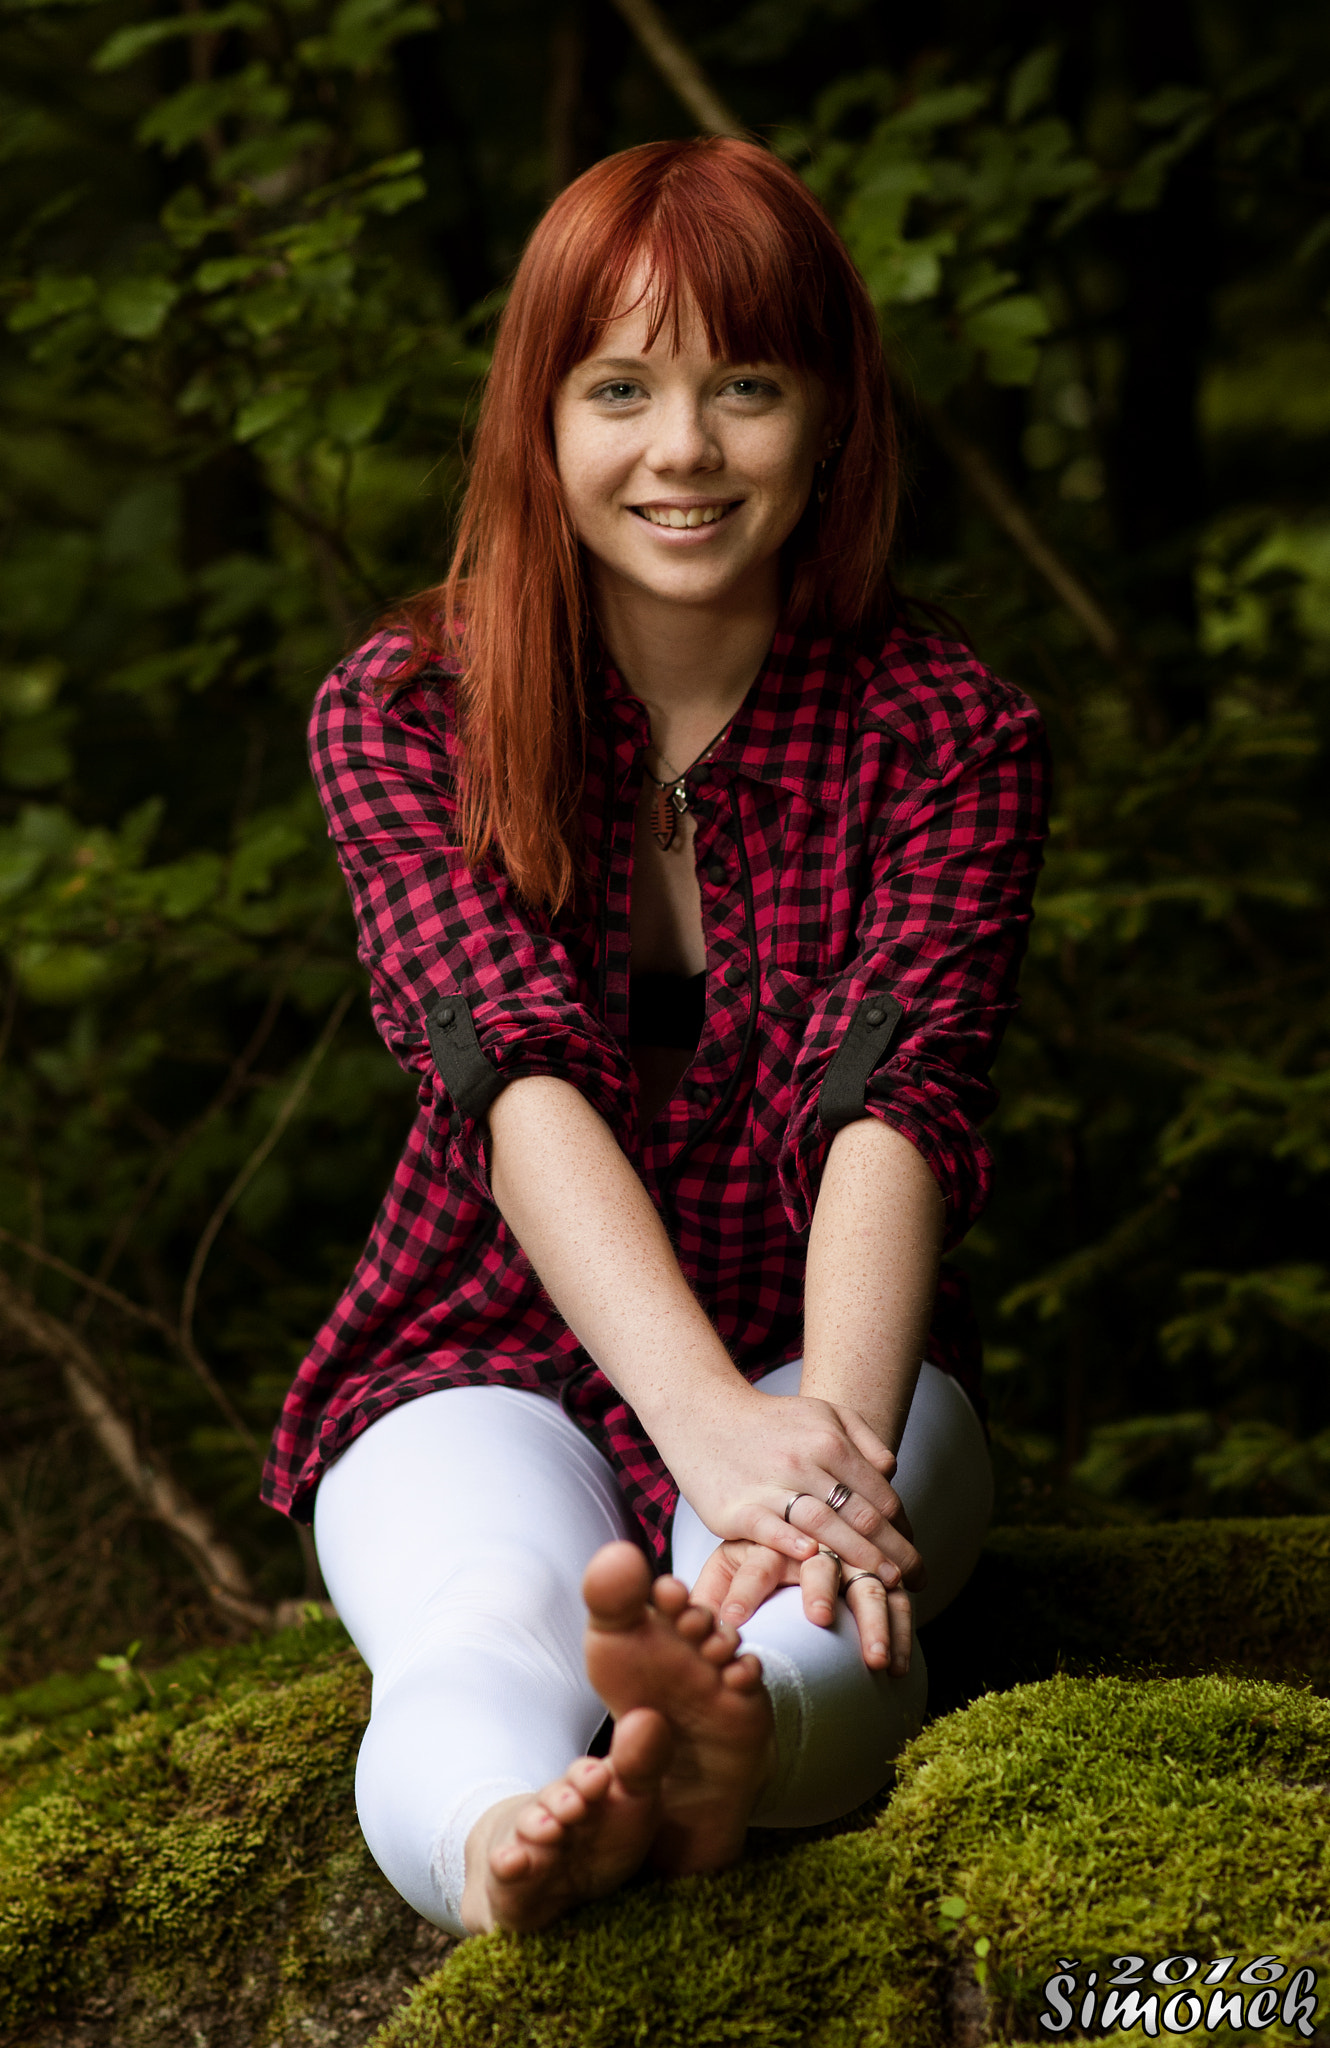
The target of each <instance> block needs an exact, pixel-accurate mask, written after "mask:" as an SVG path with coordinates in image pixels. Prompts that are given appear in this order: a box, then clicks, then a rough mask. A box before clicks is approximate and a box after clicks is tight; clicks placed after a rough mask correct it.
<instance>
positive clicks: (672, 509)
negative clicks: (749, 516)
mask: <svg viewBox="0 0 1330 2048" xmlns="http://www.w3.org/2000/svg"><path fill="white" fill-rule="evenodd" d="M741 503H742V500H741V499H739V498H735V499H733V500H732V501H731V502H730V503H729V504H728V505H690V506H689V507H688V508H687V510H686V511H685V509H684V507H683V506H682V505H632V506H630V507H629V510H630V511H632V512H635V513H636V515H637V517H638V518H639V519H645V520H646V522H647V524H648V525H649V526H671V527H686V526H714V525H715V524H716V523H717V521H718V520H721V519H724V518H726V517H727V516H728V515H729V514H730V513H731V512H733V511H734V509H735V507H736V506H737V505H739V504H741Z"/></svg>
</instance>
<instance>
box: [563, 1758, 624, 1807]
mask: <svg viewBox="0 0 1330 2048" xmlns="http://www.w3.org/2000/svg"><path fill="white" fill-rule="evenodd" d="M613 1778H614V1773H613V1772H612V1771H611V1769H610V1767H609V1765H608V1764H607V1763H606V1762H605V1760H604V1758H603V1757H599V1756H579V1757H578V1759H577V1761H576V1763H572V1764H570V1765H569V1766H568V1780H569V1783H570V1784H572V1785H575V1786H576V1788H577V1790H578V1791H579V1792H580V1793H581V1795H582V1798H583V1800H584V1801H585V1802H586V1803H587V1804H588V1805H593V1804H594V1803H595V1801H596V1800H598V1799H603V1798H604V1797H605V1794H606V1792H607V1791H608V1790H609V1788H610V1785H611V1783H612V1782H613Z"/></svg>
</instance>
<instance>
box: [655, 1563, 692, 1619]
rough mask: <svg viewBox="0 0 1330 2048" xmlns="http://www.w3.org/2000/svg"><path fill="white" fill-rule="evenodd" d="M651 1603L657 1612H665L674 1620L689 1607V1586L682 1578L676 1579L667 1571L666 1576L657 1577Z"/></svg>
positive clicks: (667, 1616)
mask: <svg viewBox="0 0 1330 2048" xmlns="http://www.w3.org/2000/svg"><path fill="white" fill-rule="evenodd" d="M651 1604H652V1606H653V1607H654V1608H655V1610H656V1612H657V1614H663V1615H664V1616H665V1617H666V1619H667V1620H669V1621H673V1620H675V1618H676V1617H677V1616H678V1615H681V1614H683V1613H684V1612H685V1611H686V1609H687V1607H688V1588H687V1586H685V1584H684V1582H683V1580H682V1579H676V1578H674V1577H672V1576H671V1575H670V1574H669V1573H666V1575H665V1577H664V1578H663V1579H657V1580H656V1583H655V1585H654V1586H653V1587H652V1588H651Z"/></svg>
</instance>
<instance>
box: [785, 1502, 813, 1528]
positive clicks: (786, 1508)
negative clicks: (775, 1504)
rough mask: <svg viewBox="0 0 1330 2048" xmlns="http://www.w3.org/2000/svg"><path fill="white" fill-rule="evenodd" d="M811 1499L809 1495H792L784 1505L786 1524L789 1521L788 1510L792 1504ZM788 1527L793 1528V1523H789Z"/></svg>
mask: <svg viewBox="0 0 1330 2048" xmlns="http://www.w3.org/2000/svg"><path fill="white" fill-rule="evenodd" d="M812 1497H813V1496H812V1495H811V1494H810V1493H792V1494H791V1495H790V1497H789V1499H788V1500H787V1501H786V1503H785V1520H786V1521H787V1522H789V1521H790V1509H791V1508H792V1507H793V1506H794V1503H795V1502H796V1501H797V1500H811V1499H812ZM790 1527H791V1528H793V1527H794V1524H793V1522H790Z"/></svg>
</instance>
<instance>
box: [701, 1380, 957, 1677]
mask: <svg viewBox="0 0 1330 2048" xmlns="http://www.w3.org/2000/svg"><path fill="white" fill-rule="evenodd" d="M731 1402H732V1403H733V1405H734V1409H735V1412H733V1413H731V1412H730V1406H731ZM707 1422H708V1427H707V1429H706V1434H705V1439H704V1440H700V1441H698V1442H697V1443H696V1448H695V1451H694V1449H693V1448H692V1447H691V1446H689V1445H687V1444H686V1445H685V1446H684V1449H683V1454H682V1456H680V1455H678V1453H677V1447H676V1455H675V1456H674V1457H673V1458H672V1459H671V1460H670V1464H671V1470H672V1471H673V1473H674V1476H675V1478H676V1479H677V1480H678V1482H679V1485H680V1488H681V1490H682V1492H683V1494H684V1496H685V1498H686V1499H687V1500H688V1501H689V1502H690V1503H691V1505H692V1506H693V1508H694V1509H695V1510H696V1512H697V1514H698V1516H699V1517H700V1519H701V1520H702V1521H703V1522H704V1523H705V1525H706V1526H707V1528H709V1529H710V1530H712V1532H713V1533H714V1534H715V1535H717V1536H719V1537H721V1538H722V1539H723V1540H722V1542H721V1544H720V1547H719V1549H718V1550H716V1551H714V1552H713V1553H712V1555H711V1556H710V1557H709V1558H708V1560H707V1562H706V1564H705V1566H704V1567H703V1570H702V1574H701V1576H700V1578H699V1579H698V1581H697V1584H696V1586H695V1587H694V1588H693V1598H694V1599H695V1600H697V1601H699V1602H702V1603H704V1604H705V1605H707V1606H710V1607H713V1608H714V1609H715V1610H716V1611H717V1612H718V1613H719V1615H720V1617H721V1619H722V1620H723V1621H726V1622H729V1623H731V1624H733V1625H735V1626H738V1624H739V1623H740V1622H743V1621H746V1620H747V1619H748V1617H749V1616H750V1615H751V1614H753V1613H755V1612H756V1610H757V1609H758V1608H759V1607H760V1606H761V1604H762V1602H763V1601H764V1600H767V1599H770V1597H771V1595H772V1594H773V1593H775V1592H776V1591H777V1590H778V1589H779V1588H780V1587H781V1586H793V1585H798V1586H799V1587H800V1588H801V1590H802V1592H803V1602H804V1612H805V1614H806V1615H807V1616H808V1618H809V1620H810V1621H813V1622H816V1623H817V1624H818V1625H819V1626H820V1627H824V1628H827V1627H830V1626H831V1624H832V1622H833V1620H834V1619H835V1612H836V1607H835V1603H836V1599H837V1593H838V1588H839V1585H840V1582H841V1571H842V1568H843V1570H844V1573H845V1575H846V1577H847V1578H852V1579H853V1583H851V1584H850V1585H849V1586H848V1588H847V1591H846V1596H845V1597H846V1601H847V1604H848V1606H849V1608H850V1611H851V1613H852V1614H853V1615H854V1618H855V1621H856V1623H857V1625H858V1629H859V1639H860V1644H861V1646H862V1649H863V1656H864V1661H865V1663H866V1664H867V1665H868V1666H869V1667H870V1668H871V1669H875V1670H883V1669H886V1668H887V1667H888V1665H889V1666H890V1669H891V1671H892V1673H893V1675H900V1674H903V1673H904V1672H905V1671H907V1670H908V1668H909V1662H910V1640H911V1611H910V1601H909V1595H908V1592H907V1588H911V1587H915V1588H917V1587H919V1586H921V1585H922V1584H923V1582H924V1567H923V1561H922V1559H921V1558H920V1556H919V1553H918V1551H917V1550H916V1549H915V1548H914V1544H913V1542H912V1540H911V1530H910V1525H909V1520H908V1518H907V1516H906V1513H905V1510H904V1507H903V1506H902V1504H901V1500H900V1496H899V1495H898V1494H897V1493H896V1491H895V1488H894V1487H893V1486H892V1485H891V1483H890V1481H891V1477H892V1474H893V1473H894V1472H895V1469H896V1460H895V1458H894V1456H893V1455H892V1453H891V1452H890V1451H889V1450H888V1449H887V1446H886V1445H885V1444H884V1443H883V1442H882V1440H881V1438H880V1437H879V1436H878V1435H877V1434H876V1432H875V1431H874V1430H873V1429H871V1428H870V1427H869V1425H868V1423H867V1422H866V1421H865V1420H864V1418H863V1416H862V1415H860V1414H859V1413H858V1412H857V1410H855V1409H853V1408H848V1407H840V1406H837V1405H836V1404H834V1403H832V1402H829V1401H821V1400H817V1399H813V1398H806V1397H804V1396H802V1395H775V1394H763V1393H762V1392H761V1391H760V1390H759V1389H757V1388H754V1387H748V1386H745V1387H743V1388H742V1389H738V1388H736V1389H735V1390H734V1394H733V1395H732V1396H731V1401H730V1402H727V1403H726V1404H725V1406H724V1408H723V1409H722V1412H721V1413H720V1414H717V1413H716V1412H715V1410H714V1409H713V1410H712V1411H711V1413H710V1414H709V1416H708V1418H707ZM838 1481H839V1482H840V1483H841V1484H842V1485H844V1486H848V1487H849V1489H850V1495H849V1499H848V1500H846V1501H845V1502H844V1504H843V1505H842V1506H841V1507H840V1508H839V1509H833V1508H831V1507H830V1506H828V1504H827V1496H828V1495H829V1494H830V1493H831V1492H832V1491H833V1489H834V1487H835V1486H836V1484H837V1482H838ZM793 1494H798V1495H800V1496H801V1498H800V1499H798V1500H797V1501H796V1502H795V1504H794V1506H793V1507H792V1509H791V1510H790V1516H789V1520H788V1521H787V1520H786V1519H785V1512H784V1511H785V1507H786V1503H787V1502H788V1501H789V1500H790V1497H791V1495H793ZM819 1546H821V1547H819ZM824 1550H827V1551H833V1552H834V1553H835V1557H828V1556H826V1555H824ZM836 1558H839V1559H840V1560H841V1564H840V1566H838V1565H837V1563H836ZM856 1573H863V1574H865V1575H866V1576H864V1577H861V1578H854V1577H853V1575H854V1574H856Z"/></svg>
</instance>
